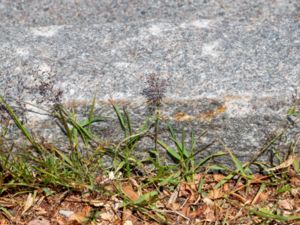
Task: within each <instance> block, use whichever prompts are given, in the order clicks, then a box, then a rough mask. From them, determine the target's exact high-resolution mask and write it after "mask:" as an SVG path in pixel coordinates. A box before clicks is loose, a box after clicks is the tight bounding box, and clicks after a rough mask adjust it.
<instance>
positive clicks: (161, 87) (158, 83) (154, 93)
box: [142, 73, 167, 110]
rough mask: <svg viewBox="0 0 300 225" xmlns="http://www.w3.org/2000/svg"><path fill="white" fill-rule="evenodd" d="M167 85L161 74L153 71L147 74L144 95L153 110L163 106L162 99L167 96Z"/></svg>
mask: <svg viewBox="0 0 300 225" xmlns="http://www.w3.org/2000/svg"><path fill="white" fill-rule="evenodd" d="M166 86H167V83H166V80H165V79H162V78H161V77H159V75H157V74H154V73H152V74H149V75H148V76H147V78H146V82H145V88H144V90H143V91H142V95H143V96H144V97H145V98H146V99H147V103H148V105H149V107H150V109H151V110H154V109H156V108H158V107H160V106H161V104H162V99H163V98H164V97H165V92H166Z"/></svg>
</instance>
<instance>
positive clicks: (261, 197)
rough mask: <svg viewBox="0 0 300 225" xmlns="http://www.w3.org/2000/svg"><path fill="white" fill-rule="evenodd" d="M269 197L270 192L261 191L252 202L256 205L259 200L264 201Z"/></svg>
mask: <svg viewBox="0 0 300 225" xmlns="http://www.w3.org/2000/svg"><path fill="white" fill-rule="evenodd" d="M268 198H269V193H268V192H261V193H258V194H257V195H256V196H255V197H254V199H253V200H252V202H251V204H252V205H254V204H257V203H259V202H263V201H266V200H267V199H268Z"/></svg>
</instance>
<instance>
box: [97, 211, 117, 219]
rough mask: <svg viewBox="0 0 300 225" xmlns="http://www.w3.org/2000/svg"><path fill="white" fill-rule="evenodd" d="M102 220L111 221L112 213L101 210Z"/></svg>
mask: <svg viewBox="0 0 300 225" xmlns="http://www.w3.org/2000/svg"><path fill="white" fill-rule="evenodd" d="M100 217H101V219H102V220H107V221H112V220H113V219H114V214H112V213H110V212H103V213H101V214H100Z"/></svg>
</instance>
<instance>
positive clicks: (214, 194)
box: [207, 188, 224, 200]
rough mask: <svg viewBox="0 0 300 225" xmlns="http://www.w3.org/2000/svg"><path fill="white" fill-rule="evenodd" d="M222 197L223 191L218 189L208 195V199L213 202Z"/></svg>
mask: <svg viewBox="0 0 300 225" xmlns="http://www.w3.org/2000/svg"><path fill="white" fill-rule="evenodd" d="M223 196H224V193H223V191H222V190H221V189H220V188H219V189H213V190H211V191H210V192H209V193H208V196H207V197H208V198H210V199H212V200H215V199H219V198H222V197H223Z"/></svg>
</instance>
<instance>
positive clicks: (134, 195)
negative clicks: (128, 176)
mask: <svg viewBox="0 0 300 225" xmlns="http://www.w3.org/2000/svg"><path fill="white" fill-rule="evenodd" d="M122 190H123V193H124V194H125V195H126V196H127V197H128V198H129V199H130V200H132V201H136V200H138V199H139V195H138V193H137V192H135V191H134V190H133V188H132V186H131V185H130V184H126V185H124V186H123V187H122Z"/></svg>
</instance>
